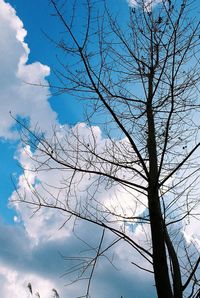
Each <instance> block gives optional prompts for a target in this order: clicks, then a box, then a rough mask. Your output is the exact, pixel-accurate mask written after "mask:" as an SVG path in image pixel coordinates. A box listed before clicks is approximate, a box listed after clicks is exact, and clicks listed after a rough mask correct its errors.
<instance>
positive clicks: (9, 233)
mask: <svg viewBox="0 0 200 298" xmlns="http://www.w3.org/2000/svg"><path fill="white" fill-rule="evenodd" d="M26 34H27V32H26V30H25V29H24V27H23V23H22V21H21V20H20V19H19V17H18V16H17V15H16V11H15V10H14V9H13V8H12V7H11V5H10V4H9V3H5V1H3V0H0V35H1V40H0V46H1V54H0V63H1V69H0V77H1V80H0V90H1V100H2V102H3V104H2V105H1V111H0V137H1V138H4V139H15V138H17V137H18V135H17V133H16V131H15V130H14V129H13V127H14V125H15V121H14V120H13V118H12V117H10V116H9V112H10V111H11V112H12V115H13V116H14V117H22V118H26V119H29V123H30V126H31V128H32V129H34V127H35V126H36V125H37V123H39V124H40V127H41V129H42V130H43V131H44V132H45V133H46V135H50V131H51V128H52V126H54V127H55V125H56V124H58V126H59V123H57V119H56V113H55V112H54V111H53V110H52V109H51V107H50V105H49V102H48V96H49V90H48V88H47V87H44V88H42V87H38V86H35V85H45V86H48V83H47V81H46V79H45V78H46V77H47V76H48V75H49V74H50V69H49V67H48V66H46V65H42V64H41V63H40V62H35V63H32V64H29V62H28V56H29V52H30V50H29V48H28V45H27V44H26V43H25V37H26ZM64 128H65V130H66V129H67V130H68V132H69V131H70V130H69V129H68V128H67V127H64ZM73 129H76V128H73ZM79 132H80V133H81V136H82V137H83V138H86V139H87V138H88V134H89V130H88V128H87V127H86V126H85V125H84V124H79ZM92 133H93V135H92V136H95V141H96V142H98V145H99V150H100V149H102V148H103V146H104V145H105V140H104V139H103V138H102V137H101V131H100V129H99V128H98V127H95V129H94V130H93V132H92ZM69 134H70V133H69ZM59 139H60V140H63V139H64V135H63V133H62V128H61V130H60V132H59ZM89 141H90V140H89ZM27 153H28V154H27ZM36 155H37V152H34V151H31V148H30V147H29V146H27V147H25V148H19V151H18V153H17V154H16V158H17V159H18V161H19V163H20V164H21V166H22V167H24V168H27V169H30V168H31V167H32V166H33V159H31V158H33V157H35V156H36ZM67 175H68V176H67ZM68 177H69V173H68V174H67V173H63V174H62V177H61V178H62V179H61V180H62V181H60V172H59V174H58V172H57V171H52V172H47V173H46V172H42V171H41V172H38V173H34V172H29V171H26V172H25V176H24V175H22V176H20V177H19V180H18V191H19V192H21V194H24V195H26V197H28V198H31V196H32V194H31V189H29V188H28V187H27V181H29V183H30V184H33V185H34V186H35V187H36V189H37V190H38V191H39V192H40V194H41V195H44V196H46V195H47V192H46V191H45V188H43V187H42V185H41V184H40V183H39V182H44V183H45V184H43V185H46V186H47V185H48V186H49V185H55V184H57V185H58V186H60V185H61V184H60V183H63V181H64V179H66V180H67V178H68ZM76 179H77V180H78V181H79V187H78V191H79V195H80V199H82V200H84V195H83V194H84V189H85V188H86V187H87V186H88V183H90V181H89V180H88V177H86V178H85V179H83V178H81V177H80V176H77V177H76ZM47 188H48V187H47ZM48 190H49V189H48ZM51 190H52V189H51ZM116 193H117V189H115V190H114V189H110V190H109V192H108V193H107V195H106V196H105V192H104V193H103V192H102V193H101V194H99V197H98V200H100V201H102V202H104V204H105V206H106V208H111V209H113V210H115V212H117V213H121V212H126V210H125V208H126V206H125V205H123V204H122V205H121V207H120V208H119V209H117V208H118V204H117V200H118V198H117V195H116ZM52 195H54V197H56V196H58V192H57V191H56V189H54V190H53V192H52ZM72 195H75V193H73V194H72ZM125 195H126V194H125V192H124V193H123V196H125ZM60 196H61V197H59V199H61V200H63V201H64V199H65V196H66V190H65V191H63V192H62V193H61V194H60ZM11 199H12V200H15V199H18V197H17V193H16V192H14V193H13V195H12V198H11ZM129 201H130V203H129V204H131V200H129ZM14 205H15V208H16V210H17V214H18V215H15V217H14V222H15V224H14V225H13V226H7V225H5V224H4V223H2V222H0V242H1V243H2V245H1V248H0V262H1V268H0V286H1V296H2V297H3V298H10V297H16V298H18V297H20V298H27V297H32V296H31V294H30V291H29V289H28V284H29V283H31V286H32V291H33V295H35V297H37V292H38V293H39V294H40V296H41V297H42V298H50V297H54V294H55V292H54V291H53V290H52V289H57V290H58V293H59V294H60V297H66V298H68V297H70V298H71V297H76V296H77V295H82V294H83V293H84V291H86V286H87V285H86V282H83V281H80V282H79V283H77V284H73V285H72V286H71V287H65V286H64V285H65V284H66V283H67V284H68V283H70V282H71V281H72V280H73V278H74V277H75V275H73V276H68V275H66V276H65V275H64V277H62V278H60V276H61V275H63V274H64V273H65V272H66V271H67V270H68V269H69V268H70V266H73V265H74V263H73V262H74V261H75V262H76V260H75V259H73V257H74V256H77V255H80V256H81V257H82V256H84V255H85V252H86V254H87V252H88V249H89V252H90V254H94V253H95V249H96V247H97V243H99V241H100V238H101V233H102V230H101V229H99V228H97V227H93V226H92V225H90V224H88V223H86V222H79V221H76V222H75V224H74V222H73V220H71V221H68V222H67V223H66V224H65V225H64V227H63V228H62V229H60V227H61V226H62V225H63V223H64V222H65V221H66V219H67V216H66V213H63V212H60V211H55V210H51V209H40V210H39V211H38V212H37V213H36V214H35V215H33V213H34V210H33V209H32V208H31V206H30V205H25V204H19V203H17V202H15V203H14ZM12 206H13V205H12ZM135 208H136V206H135V204H133V210H135ZM138 212H139V213H141V212H142V209H141V210H140V211H138ZM127 229H129V227H127ZM130 232H131V231H130ZM91 235H93V237H92V238H91ZM79 237H81V238H83V239H84V240H85V241H86V242H83V241H80V239H79ZM106 237H107V238H106V240H105V243H104V245H106V244H108V243H110V241H112V236H111V235H107V234H106ZM87 242H88V245H89V246H88V245H87V244H86V243H87ZM92 248H93V249H92ZM91 252H92V253H91ZM113 252H114V251H113ZM122 252H123V253H122ZM124 252H126V256H127V257H125V254H124ZM130 252H132V249H130V248H129V247H127V246H126V245H125V244H121V245H120V246H118V248H117V249H116V250H115V257H113V255H112V254H111V253H110V254H109V255H108V256H107V257H108V258H109V260H112V263H113V264H110V261H108V260H107V257H104V258H102V259H101V260H100V261H99V264H98V268H97V269H98V270H97V271H95V276H94V279H93V282H94V283H93V286H92V289H91V291H92V292H91V293H92V297H95V298H102V297H112V296H113V297H116V296H118V295H119V293H120V295H124V296H125V297H128V296H130V293H134V297H137V293H138V292H139V289H138V287H139V284H138V283H132V280H141V282H142V280H143V279H144V278H145V279H146V280H147V282H146V287H143V289H142V296H143V297H144V298H147V297H149V291H152V293H154V290H153V287H152V283H153V282H152V280H151V278H149V277H146V275H144V274H140V273H139V272H136V271H135V270H134V267H133V265H132V264H131V261H132V260H133V259H136V258H138V256H137V255H135V254H132V253H130ZM65 255H66V256H69V257H71V259H70V264H69V262H68V261H69V260H68V261H65V260H64V259H63V256H65ZM128 256H131V257H128ZM86 257H88V255H87V256H86ZM124 262H126V263H128V264H129V265H127V268H126V269H125V268H124ZM115 266H117V270H116V269H115ZM80 270H81V269H80ZM77 273H78V272H77ZM79 273H80V272H79ZM140 291H141V289H140ZM140 294H141V292H140ZM152 295H153V294H152Z"/></svg>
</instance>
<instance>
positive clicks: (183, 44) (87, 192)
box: [19, 0, 200, 298]
mask: <svg viewBox="0 0 200 298" xmlns="http://www.w3.org/2000/svg"><path fill="white" fill-rule="evenodd" d="M50 2H51V5H52V7H53V9H54V16H56V17H57V18H58V20H59V21H60V22H61V25H62V27H63V28H62V33H60V36H61V37H60V39H59V40H58V41H55V40H54V42H55V43H56V45H57V46H58V47H59V48H60V49H61V51H62V53H61V54H60V57H59V58H58V62H59V64H58V68H57V69H56V70H54V72H55V75H56V77H57V79H58V85H57V86H55V84H54V85H53V86H51V87H52V88H53V90H54V91H55V93H57V94H61V93H66V94H67V95H68V96H71V97H75V98H79V99H80V100H82V101H83V104H84V106H87V107H88V109H87V113H86V123H87V126H85V129H86V130H87V134H84V135H83V134H82V133H81V129H82V128H83V124H78V125H76V126H75V127H74V128H72V129H71V130H70V129H68V130H66V133H65V135H64V136H62V138H61V137H60V132H57V131H56V129H55V131H54V133H53V136H52V137H51V138H50V137H49V136H48V137H47V136H46V137H45V135H44V134H42V133H39V132H38V131H35V132H31V131H29V130H28V128H27V127H26V125H23V123H21V126H22V127H23V126H24V127H23V129H22V139H23V141H24V142H25V143H28V144H29V145H31V148H32V150H34V151H35V154H34V155H33V156H32V157H31V158H32V159H33V163H34V164H35V168H32V169H31V170H32V171H35V172H39V171H52V172H53V171H59V172H60V176H61V180H62V179H63V181H62V185H63V187H61V186H55V187H54V191H52V189H53V186H49V185H43V191H42V192H39V191H38V188H37V185H36V186H34V185H30V189H31V191H32V193H33V197H32V199H31V200H28V199H27V197H24V196H23V194H22V193H19V196H20V197H21V199H22V201H25V202H28V203H29V204H32V205H33V206H35V207H36V210H38V209H40V208H42V207H48V208H55V209H58V210H61V211H63V212H65V213H66V216H68V217H67V219H69V218H75V219H79V220H83V221H87V222H90V223H92V224H94V225H97V226H98V227H101V228H102V229H103V233H102V236H101V239H100V243H99V245H98V249H97V250H96V253H95V256H94V257H91V258H90V259H89V260H87V261H86V260H84V261H83V260H81V259H80V258H79V259H78V258H77V260H78V261H79V262H80V266H79V267H76V268H78V269H79V270H80V269H81V268H82V274H84V273H86V271H87V269H88V268H89V269H91V271H90V275H89V277H88V279H89V284H88V289H87V293H86V295H85V297H89V291H90V283H91V279H92V275H93V272H94V269H95V267H96V261H97V259H98V258H99V257H100V256H101V255H103V254H105V252H106V251H107V250H108V249H109V248H111V247H112V246H114V245H117V243H118V242H119V241H125V242H127V243H128V244H129V245H130V246H131V247H132V249H134V250H136V251H137V253H139V254H140V255H141V257H142V258H143V259H144V261H145V264H146V267H145V268H144V267H143V265H141V264H138V263H136V262H133V264H134V265H135V266H137V268H140V269H143V270H146V271H147V272H150V274H152V273H153V275H154V278H155V285H156V290H157V296H158V297H159V298H172V297H173V298H182V297H197V296H198V293H199V285H200V281H199V271H198V270H199V269H198V266H199V262H200V258H199V251H198V247H197V244H196V243H195V241H191V242H187V241H186V239H185V237H184V234H183V230H184V226H185V225H186V223H187V222H188V221H189V220H190V219H191V218H196V220H198V218H199V214H198V212H197V210H196V208H197V207H198V204H199V201H198V192H197V191H198V189H199V188H198V184H199V169H200V167H199V166H200V164H199V157H198V154H199V147H200V142H199V128H200V123H199V114H198V113H199V107H200V105H199V82H200V69H199V50H200V47H199V44H200V30H199V25H200V24H199V20H198V16H197V15H196V10H195V5H196V6H198V2H197V1H193V0H191V1H190V0H180V1H175V0H171V1H167V0H161V1H145V0H136V1H133V2H134V3H135V4H132V7H130V8H129V12H127V13H126V15H124V16H122V15H121V13H120V12H117V11H116V10H115V12H113V10H112V9H111V8H110V5H109V1H98V2H97V1H96V2H95V1H92V0H91V1H90V0H81V1H78V2H77V1H74V2H73V5H72V1H71V2H70V3H68V2H67V1H66V2H65V1H56V0H50ZM94 2H95V3H94ZM116 2H117V1H116ZM78 9H80V10H82V15H83V14H84V18H82V19H80V16H81V14H80V13H79V12H78ZM83 11H84V13H83ZM125 20H126V21H127V23H126V22H125ZM77 28H78V29H77ZM94 116H95V117H96V118H95V117H94ZM95 121H96V122H98V124H99V126H100V128H101V131H102V134H103V137H102V138H101V141H102V142H100V140H99V130H98V128H97V127H96V126H94V123H95ZM102 143H103V144H102ZM25 170H26V169H25ZM64 173H67V178H62V176H63V177H64ZM82 181H87V183H86V186H85V188H84V190H83V189H82V191H81V190H80V191H78V187H79V185H80V184H81V183H82ZM27 183H29V182H28V181H27ZM56 187H57V188H56ZM115 187H116V188H117V192H116V194H115V199H114V202H113V204H112V203H111V204H110V205H109V204H107V203H105V200H102V199H99V198H100V195H99V194H100V193H101V192H102V191H103V190H107V192H108V193H109V191H110V190H113V189H114V188H115ZM55 189H57V190H58V192H57V195H55ZM64 191H65V198H64V199H63V198H62V199H61V195H60V193H61V192H62V193H63V192H64ZM44 192H46V194H45V195H44ZM120 196H121V197H122V198H120ZM126 198H127V199H126ZM122 200H123V201H122ZM116 202H117V203H116ZM137 208H139V209H137ZM138 210H139V211H138ZM141 210H142V211H141ZM67 219H66V220H67ZM128 225H132V226H133V227H139V226H141V227H142V229H143V230H144V231H145V235H146V238H145V239H143V242H141V241H137V238H136V239H135V237H134V232H133V233H130V230H129V229H128V228H127V227H128ZM107 231H108V232H110V233H113V234H114V235H115V237H117V239H115V240H114V241H113V242H112V243H111V244H110V245H108V246H107V248H105V247H103V245H102V244H103V241H104V234H105V233H106V232H107ZM79 277H80V276H79Z"/></svg>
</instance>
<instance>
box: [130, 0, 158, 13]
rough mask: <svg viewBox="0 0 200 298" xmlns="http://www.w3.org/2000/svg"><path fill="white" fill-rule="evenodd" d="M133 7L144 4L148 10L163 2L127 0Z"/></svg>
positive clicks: (156, 0) (155, 0)
mask: <svg viewBox="0 0 200 298" xmlns="http://www.w3.org/2000/svg"><path fill="white" fill-rule="evenodd" d="M127 1H128V4H129V5H130V6H131V7H137V6H142V7H144V8H145V9H146V10H147V11H151V10H152V8H153V6H155V5H156V4H158V3H160V2H162V0H127Z"/></svg>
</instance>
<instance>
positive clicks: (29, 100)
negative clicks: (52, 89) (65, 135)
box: [0, 0, 56, 139]
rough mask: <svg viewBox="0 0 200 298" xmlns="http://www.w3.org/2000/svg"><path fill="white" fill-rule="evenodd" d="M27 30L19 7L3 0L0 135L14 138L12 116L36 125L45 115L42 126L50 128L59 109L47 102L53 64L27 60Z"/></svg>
mask: <svg viewBox="0 0 200 298" xmlns="http://www.w3.org/2000/svg"><path fill="white" fill-rule="evenodd" d="M26 34H27V32H26V30H25V29H24V27H23V23H22V21H21V20H20V19H19V18H18V16H17V15H16V11H15V10H14V9H13V8H12V7H11V5H10V4H9V3H5V2H4V1H3V0H0V36H1V39H0V47H1V52H0V64H1V68H0V90H1V101H2V104H1V110H0V137H3V138H6V139H7V138H15V137H16V133H15V132H14V130H13V129H12V128H13V126H14V125H15V121H14V120H13V118H12V117H10V116H9V112H12V115H13V116H14V117H17V116H20V117H23V118H28V119H29V120H30V124H31V127H32V128H34V127H35V126H36V125H37V123H38V121H40V120H41V119H42V122H40V123H41V128H42V129H43V130H44V131H47V129H48V128H49V127H51V126H52V125H53V124H54V123H55V122H56V113H55V112H54V111H52V109H51V107H50V105H49V103H48V94H49V90H48V88H47V87H46V88H45V87H44V88H42V87H38V86H34V85H31V84H36V85H40V84H41V85H46V86H47V85H48V83H47V81H46V80H45V77H46V76H48V75H49V74H50V68H49V67H48V66H46V65H43V64H41V63H40V62H35V63H32V64H29V63H28V56H29V52H30V50H29V48H28V45H27V44H26V43H25V41H24V38H25V36H26Z"/></svg>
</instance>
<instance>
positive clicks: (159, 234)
mask: <svg viewBox="0 0 200 298" xmlns="http://www.w3.org/2000/svg"><path fill="white" fill-rule="evenodd" d="M152 61H153V58H152ZM153 77H154V70H153V67H152V71H151V73H150V75H149V90H148V99H147V122H148V140H147V149H148V154H149V185H148V204H149V216H150V226H151V238H152V251H153V268H154V278H155V284H156V290H157V294H158V298H174V295H173V293H172V288H171V282H170V278H169V271H168V263H167V256H166V247H165V229H164V221H163V218H162V212H161V206H160V200H159V193H158V161H157V147H156V133H155V124H154V114H153V108H152V100H153Z"/></svg>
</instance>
